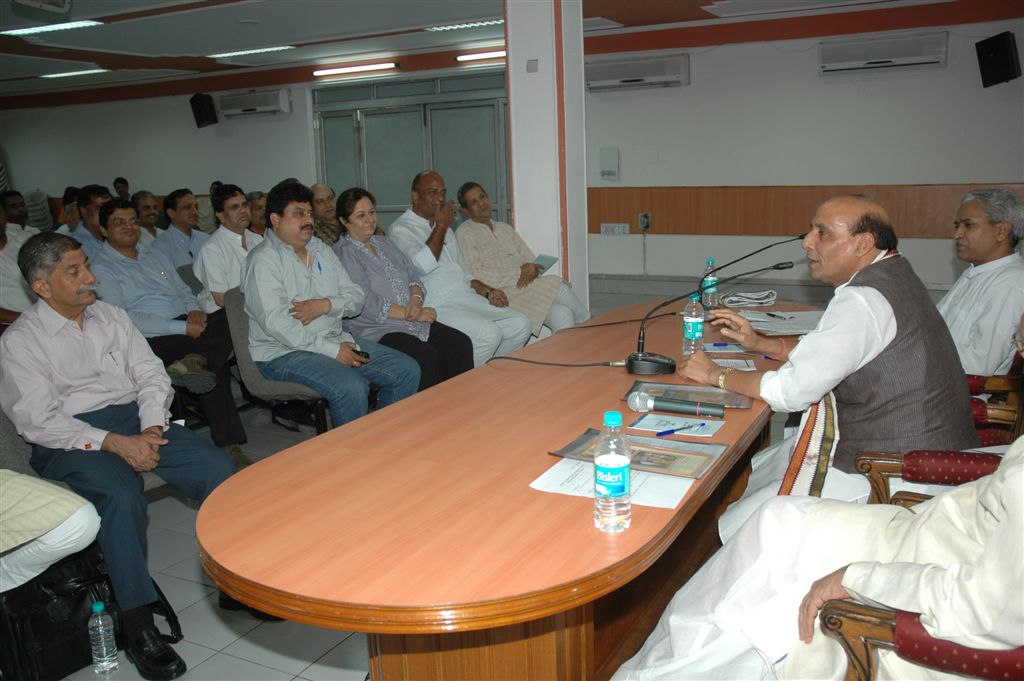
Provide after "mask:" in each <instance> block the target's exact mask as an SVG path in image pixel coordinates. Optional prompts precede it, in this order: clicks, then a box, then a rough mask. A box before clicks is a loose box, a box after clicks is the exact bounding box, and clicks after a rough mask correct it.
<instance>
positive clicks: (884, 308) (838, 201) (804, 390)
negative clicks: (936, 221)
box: [679, 197, 978, 541]
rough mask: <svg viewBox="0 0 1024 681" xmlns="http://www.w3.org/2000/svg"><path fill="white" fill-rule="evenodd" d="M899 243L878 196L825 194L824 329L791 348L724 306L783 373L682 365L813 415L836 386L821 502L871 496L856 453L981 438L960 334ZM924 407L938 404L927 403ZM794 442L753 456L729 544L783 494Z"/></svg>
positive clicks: (739, 333) (816, 264) (820, 257)
mask: <svg viewBox="0 0 1024 681" xmlns="http://www.w3.org/2000/svg"><path fill="white" fill-rule="evenodd" d="M861 227H864V230H863V231H859V230H861ZM869 228H870V229H869ZM896 244H897V238H896V235H895V233H894V232H893V230H892V227H891V225H889V224H888V221H887V216H886V213H885V210H884V209H883V208H882V207H881V206H879V205H878V204H877V203H875V202H873V201H870V200H867V199H863V198H861V197H836V198H834V199H830V200H829V201H826V202H825V203H823V204H822V205H821V206H820V207H819V208H818V211H817V213H816V214H815V216H814V219H813V221H812V229H811V231H810V232H808V234H807V236H806V237H805V238H804V250H805V251H806V252H807V259H808V262H809V269H810V274H811V276H812V277H813V278H814V279H816V280H818V281H821V282H824V283H827V284H831V285H832V286H835V287H836V291H835V295H834V296H833V298H832V300H831V301H829V304H828V307H827V308H826V309H825V313H824V315H823V316H822V318H821V321H820V322H819V323H818V326H817V328H816V329H815V330H814V331H812V332H811V333H808V334H807V335H806V336H804V337H803V339H802V340H801V341H800V342H799V344H797V345H796V347H795V348H790V347H789V345H787V344H786V343H785V342H784V341H783V340H782V339H780V338H778V337H772V338H769V337H764V336H759V335H757V334H756V333H755V332H754V331H753V329H752V328H751V326H750V323H749V322H747V321H746V320H745V319H743V318H742V317H741V316H740V315H738V314H736V313H735V312H733V311H730V310H715V311H713V312H712V313H711V314H710V318H711V319H712V322H711V323H712V324H713V325H715V326H718V327H720V328H721V330H722V335H724V336H725V337H727V338H729V339H730V340H735V341H738V342H740V343H742V344H743V346H744V347H746V348H748V349H750V350H752V351H754V352H757V353H758V354H767V355H771V356H773V357H776V358H778V359H783V360H786V361H785V362H784V363H783V365H782V366H781V367H780V368H779V369H778V370H776V371H765V372H757V371H752V372H733V371H732V370H731V369H723V368H722V367H720V366H718V365H717V364H714V363H712V362H711V360H710V359H708V357H707V356H706V355H705V354H704V353H702V352H701V353H697V354H695V355H693V356H692V357H690V358H689V359H688V360H686V361H685V362H683V363H681V364H680V369H679V373H680V375H682V376H684V377H685V378H689V379H690V380H695V381H698V382H700V383H705V384H709V385H718V386H719V387H721V388H725V389H728V390H731V391H733V392H738V393H742V394H744V395H747V396H749V397H755V398H760V399H763V400H764V401H766V402H767V403H768V404H769V405H770V406H771V407H772V409H773V410H775V411H784V412H795V411H803V410H805V409H807V408H808V407H810V406H811V405H814V404H816V403H817V402H818V401H819V400H821V399H822V397H823V396H825V395H826V394H828V393H829V392H833V393H834V394H835V397H836V422H835V430H836V431H837V433H838V438H837V445H836V448H835V455H834V458H833V460H832V465H831V467H830V468H829V469H828V474H827V476H826V477H825V480H824V485H823V489H822V490H821V493H820V494H821V496H822V497H827V498H833V499H841V500H843V501H857V500H860V501H863V500H866V499H867V496H868V493H869V487H868V484H867V482H866V481H865V480H864V477H863V476H862V475H860V474H859V473H857V472H856V469H855V467H854V466H853V457H854V456H856V454H857V452H858V451H861V450H884V451H903V452H905V451H909V450H911V449H925V448H954V449H965V448H968V447H973V446H976V445H977V444H978V440H977V435H976V433H975V430H974V427H973V423H972V421H971V418H970V408H969V405H968V396H967V383H966V379H965V378H964V376H963V370H962V369H961V368H960V367H958V366H956V350H955V348H954V347H953V343H952V340H951V339H950V338H949V334H948V331H947V330H946V328H945V325H944V324H943V322H942V319H941V318H940V317H939V316H938V313H937V312H936V311H935V307H934V305H932V302H931V299H930V298H929V297H928V293H927V291H926V290H925V288H924V285H923V284H922V283H921V281H920V280H919V279H918V278H917V276H916V275H915V274H914V273H913V270H912V269H911V268H910V267H909V265H908V264H907V262H906V261H905V259H903V258H902V256H900V254H899V252H898V251H897V250H896V249H895V246H896ZM901 321H902V323H900V322H901ZM950 365H951V366H950ZM920 404H929V405H932V406H931V407H930V408H929V409H927V410H921V409H919V408H918V407H917V405H920ZM796 440H797V438H796V436H794V437H792V438H788V439H786V440H783V441H782V442H781V443H779V444H778V445H776V446H774V447H771V448H769V449H766V450H764V451H763V452H760V453H759V454H757V456H755V457H754V459H753V461H752V472H751V475H750V479H749V480H748V483H747V488H746V491H745V492H744V494H743V497H742V498H741V499H739V500H738V501H736V502H735V503H734V504H732V505H731V506H730V507H729V508H728V510H727V511H726V512H725V513H724V514H723V515H722V517H721V518H720V519H719V533H720V535H721V537H722V540H723V541H726V540H728V539H729V537H731V536H732V534H733V533H734V532H735V531H736V530H737V529H738V528H739V527H740V526H741V525H742V524H743V522H744V521H746V519H747V518H749V517H750V515H751V514H752V513H753V512H754V510H756V509H757V508H758V507H759V506H760V505H761V504H762V503H763V502H764V501H766V500H767V499H768V498H769V497H771V496H773V495H775V494H778V493H779V489H780V486H781V483H782V481H783V479H784V477H785V474H786V472H787V467H788V466H789V463H790V458H791V456H792V455H793V452H794V446H795V445H796ZM805 493H806V492H805Z"/></svg>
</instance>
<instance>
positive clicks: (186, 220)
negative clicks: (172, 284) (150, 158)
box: [153, 189, 212, 268]
mask: <svg viewBox="0 0 1024 681" xmlns="http://www.w3.org/2000/svg"><path fill="white" fill-rule="evenodd" d="M164 213H166V214H167V219H168V220H170V224H169V225H167V229H165V230H164V233H163V234H161V235H159V236H157V238H156V241H154V242H153V248H155V249H157V250H158V251H161V252H162V253H163V254H164V255H166V256H167V257H168V258H170V260H171V262H172V263H173V264H174V267H175V268H178V267H184V266H185V265H191V264H192V262H193V261H194V260H195V257H196V253H198V252H199V249H200V248H202V247H203V244H205V243H206V242H207V240H208V239H209V238H210V235H209V234H207V233H205V232H203V231H201V230H199V229H198V228H197V225H198V222H199V210H198V208H197V207H196V197H195V194H193V193H192V190H190V189H175V190H174V191H173V192H171V193H170V194H168V195H167V198H165V199H164ZM211 231H212V230H211Z"/></svg>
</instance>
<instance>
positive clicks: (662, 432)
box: [654, 423, 704, 437]
mask: <svg viewBox="0 0 1024 681" xmlns="http://www.w3.org/2000/svg"><path fill="white" fill-rule="evenodd" d="M700 425H701V426H703V425H704V424H703V423H701V424H700ZM698 427H699V426H698ZM690 428H693V424H692V423H687V424H686V425H685V426H679V427H678V428H669V429H668V430H660V431H658V432H657V433H655V434H654V437H665V436H666V435H671V434H672V433H678V432H679V431H680V430H689V429H690Z"/></svg>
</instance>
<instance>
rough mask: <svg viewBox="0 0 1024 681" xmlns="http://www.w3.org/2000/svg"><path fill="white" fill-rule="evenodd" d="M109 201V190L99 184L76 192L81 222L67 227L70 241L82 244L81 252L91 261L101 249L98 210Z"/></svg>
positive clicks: (101, 241)
mask: <svg viewBox="0 0 1024 681" xmlns="http://www.w3.org/2000/svg"><path fill="white" fill-rule="evenodd" d="M109 200H110V190H109V189H107V188H106V187H104V186H103V185H99V184H87V185H85V186H84V187H82V188H81V189H79V190H78V214H79V216H81V218H82V219H81V220H80V221H79V223H78V224H77V225H75V226H73V227H72V226H71V225H68V228H69V229H70V230H71V231H70V233H69V234H70V236H71V238H72V239H74V240H75V241H77V242H78V243H80V244H82V250H83V251H85V255H86V257H87V258H89V260H93V259H94V258H95V257H96V255H97V254H98V253H99V252H100V248H102V247H103V233H102V231H101V230H100V208H101V207H102V206H103V204H105V203H106V202H107V201H109Z"/></svg>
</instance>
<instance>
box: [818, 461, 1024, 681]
mask: <svg viewBox="0 0 1024 681" xmlns="http://www.w3.org/2000/svg"><path fill="white" fill-rule="evenodd" d="M1000 460H1001V457H999V456H997V455H995V454H978V453H973V452H948V451H915V452H909V453H907V454H906V455H901V454H885V453H879V452H862V453H861V454H859V455H858V456H857V458H856V460H855V462H856V463H855V465H856V466H857V469H858V470H861V471H864V472H865V474H867V476H868V480H869V481H870V482H871V499H870V502H869V503H876V502H879V501H880V502H881V503H888V502H890V501H891V502H892V503H898V504H900V505H902V506H910V505H913V503H916V501H918V500H921V499H925V498H927V497H925V496H924V495H920V494H912V493H909V492H898V493H896V494H895V495H893V496H892V497H891V499H890V496H889V478H891V477H902V478H903V479H904V480H909V481H911V482H923V483H930V484H945V485H954V484H960V483H963V482H969V481H970V480H977V479H978V478H981V477H984V476H985V475H989V474H990V473H992V471H994V470H995V469H996V468H997V467H998V466H999V461H1000ZM821 626H822V629H823V630H824V632H825V633H826V634H827V635H829V636H831V637H832V638H835V639H836V640H837V641H838V642H839V644H840V645H841V646H842V647H843V650H845V651H846V656H847V660H848V666H847V669H846V681H868V680H869V679H873V678H875V671H876V669H877V664H878V652H877V651H878V649H880V648H885V649H888V650H893V651H895V652H896V654H897V655H899V656H900V657H901V658H903V659H904V660H908V661H910V662H913V663H915V664H919V665H921V666H923V667H929V668H932V669H938V670H940V671H944V672H949V673H952V674H961V675H963V676H970V677H975V678H982V679H1024V647H1020V648H1013V649H1012V650H981V649H977V648H968V647H966V646H961V645H957V644H955V643H950V642H949V641H944V640H942V639H937V638H933V637H932V636H930V635H929V634H928V632H927V631H925V629H924V627H923V626H922V625H921V616H920V615H919V614H918V613H913V612H903V611H898V610H890V609H888V608H879V607H875V606H870V605H863V604H861V603H857V602H855V601H849V600H833V601H828V602H827V603H825V605H824V606H823V607H822V609H821Z"/></svg>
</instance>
